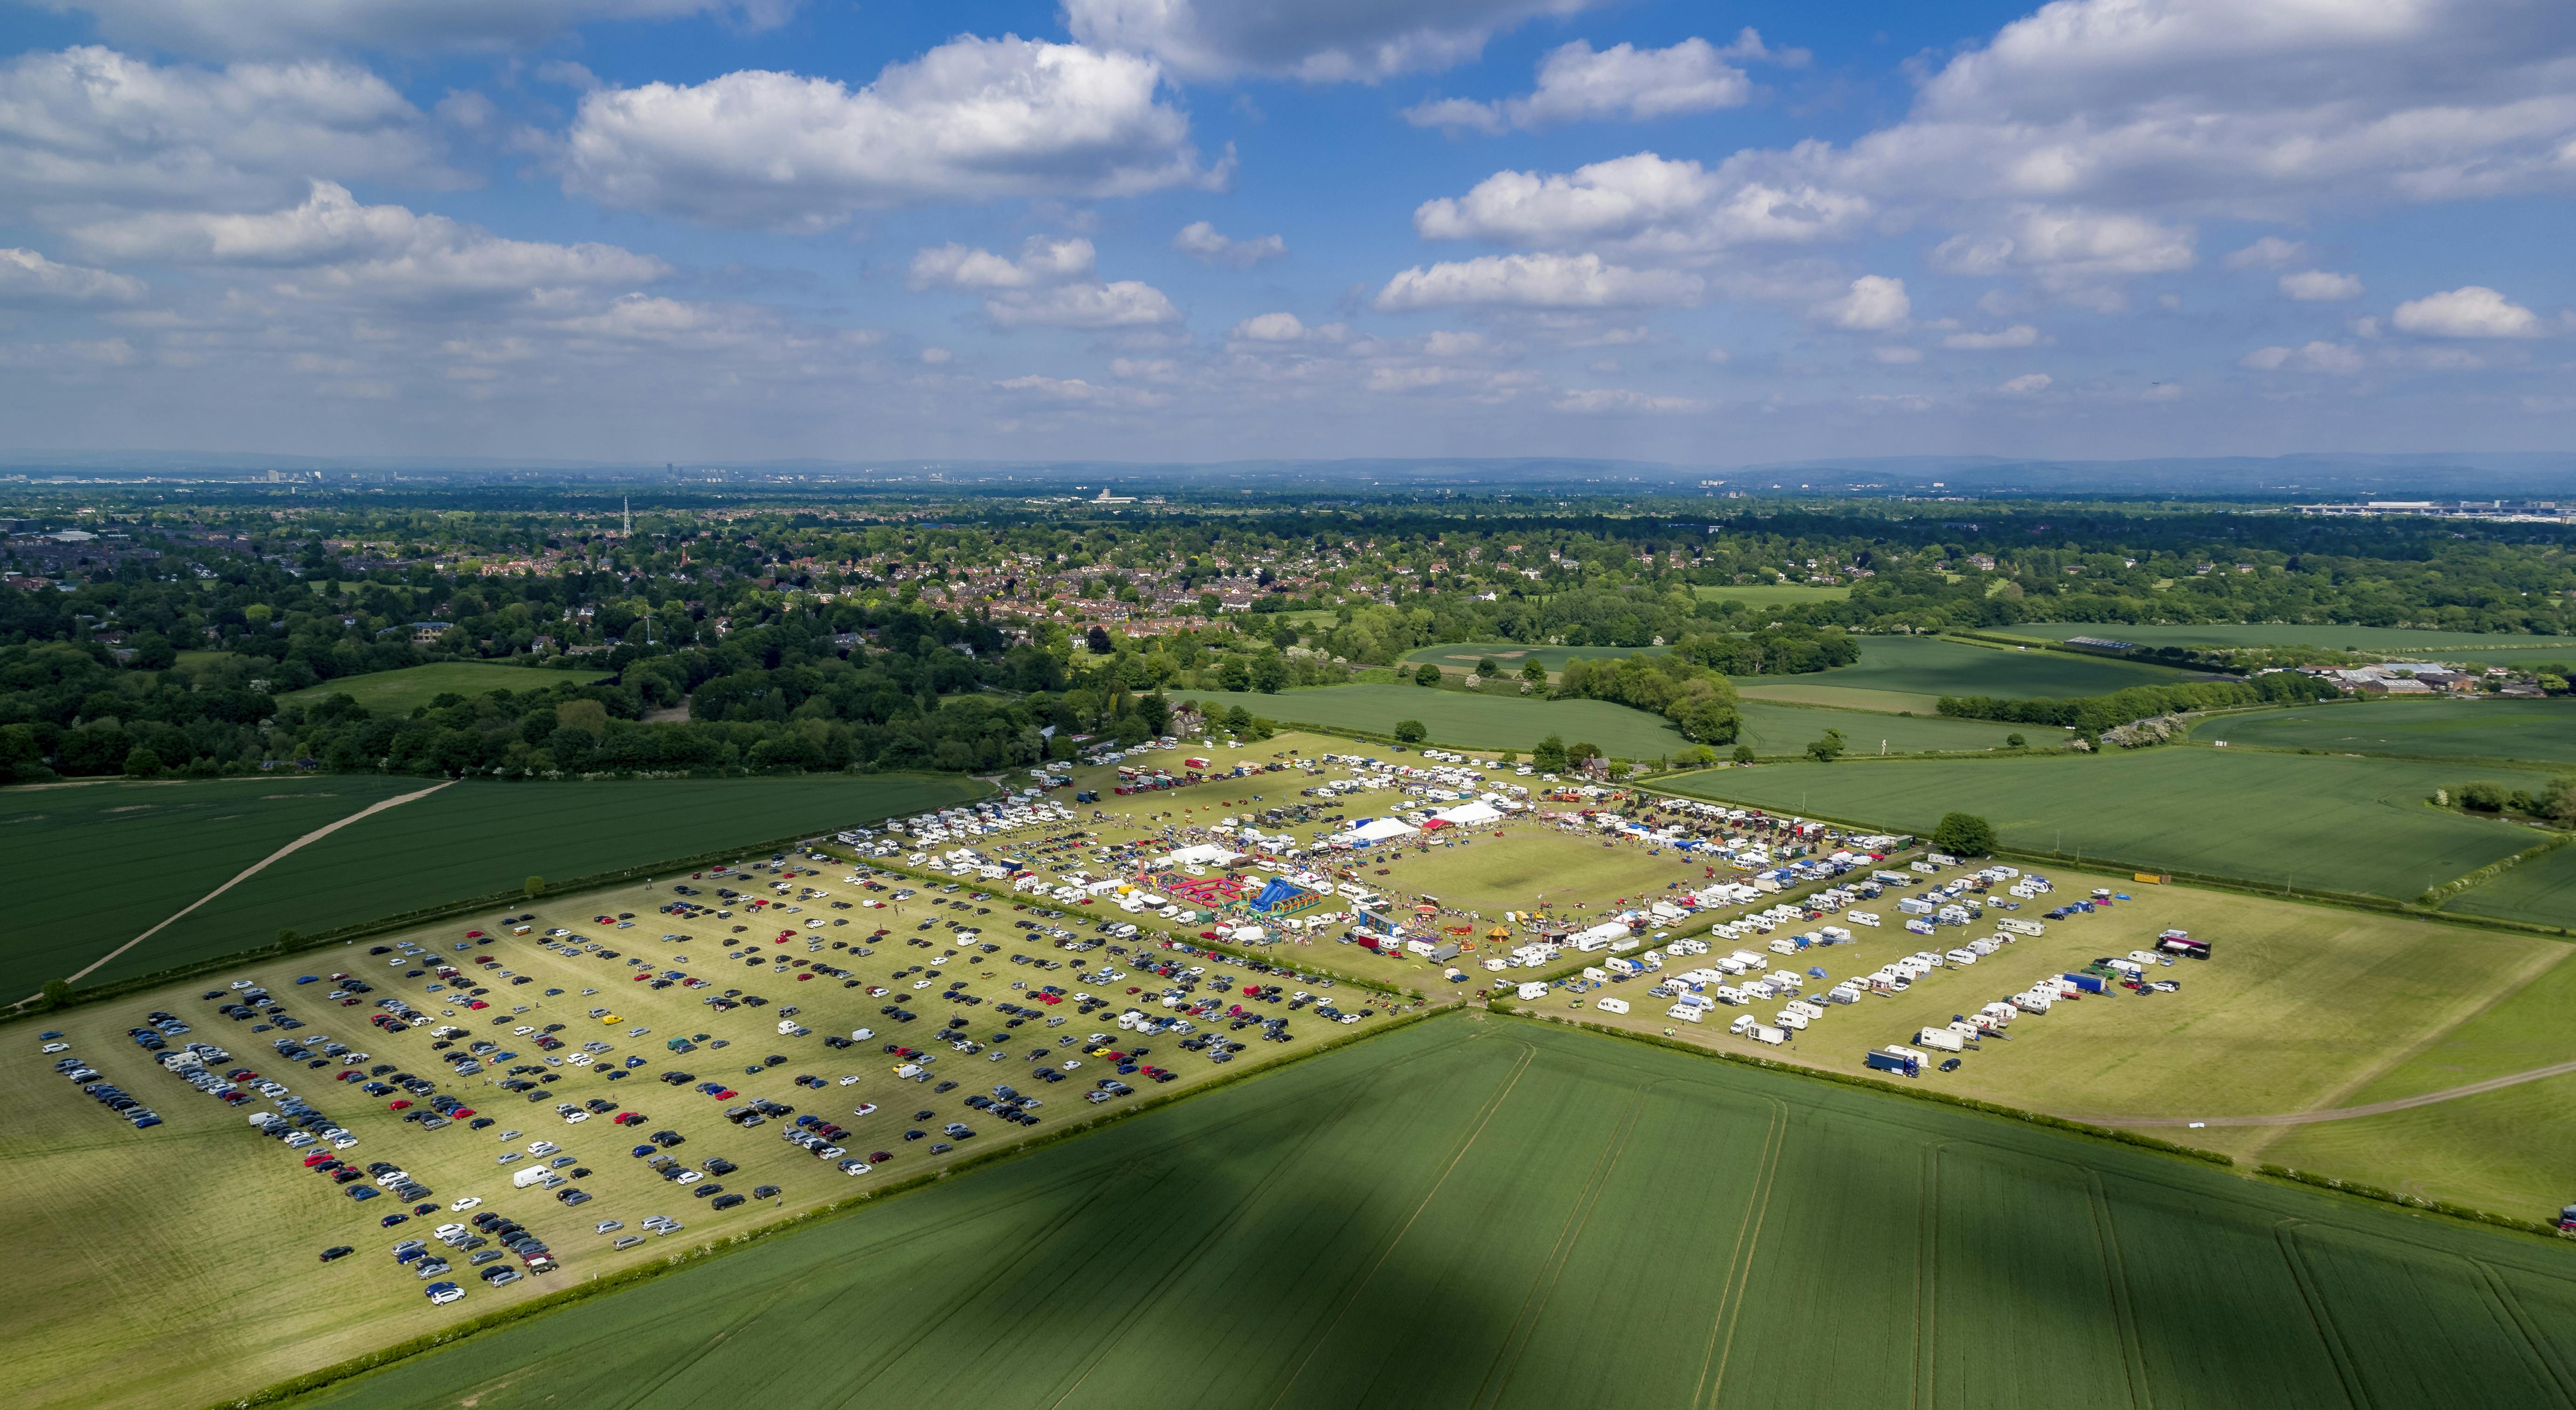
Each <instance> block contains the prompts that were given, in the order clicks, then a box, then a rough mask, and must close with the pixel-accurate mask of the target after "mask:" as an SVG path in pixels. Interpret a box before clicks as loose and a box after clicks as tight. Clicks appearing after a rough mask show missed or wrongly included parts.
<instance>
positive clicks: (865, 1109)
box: [850, 1102, 877, 1116]
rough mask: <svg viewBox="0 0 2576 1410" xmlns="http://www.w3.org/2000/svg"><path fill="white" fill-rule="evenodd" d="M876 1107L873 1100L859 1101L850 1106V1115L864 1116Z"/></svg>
mask: <svg viewBox="0 0 2576 1410" xmlns="http://www.w3.org/2000/svg"><path fill="white" fill-rule="evenodd" d="M876 1109H877V1104H876V1103H875V1102H861V1103H859V1104H858V1105H857V1106H854V1107H852V1108H850V1115H852V1116H865V1115H867V1114H868V1113H869V1112H872V1111H874V1110H876Z"/></svg>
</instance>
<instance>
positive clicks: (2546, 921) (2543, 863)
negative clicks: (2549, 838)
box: [2442, 835, 2576, 930]
mask: <svg viewBox="0 0 2576 1410" xmlns="http://www.w3.org/2000/svg"><path fill="white" fill-rule="evenodd" d="M2524 840H2525V841H2529V840H2530V838H2529V836H2528V835H2526V836H2525V838H2524ZM2442 909H2443V910H2446V911H2453V912H2457V913H2458V914H2461V915H2470V916H2495V917H2498V918H2500V919H2504V920H2521V921H2529V922H2531V923H2532V924H2534V925H2554V926H2557V927H2559V928H2560V929H2562V930H2564V929H2567V928H2569V927H2572V926H2576V847H2561V848H2559V849H2558V850H2557V851H2555V852H2548V853H2544V854H2542V855H2541V856H2538V857H2535V858H2533V859H2532V860H2530V861H2527V862H2522V863H2519V864H2517V865H2515V866H2513V867H2510V868H2508V869H2507V870H2506V871H2505V872H2504V874H2503V875H2501V876H2498V877H2497V878H2496V879H2495V880H2493V881H2489V882H2485V883H2483V884H2481V885H2478V886H2473V887H2471V888H2469V889H2468V890H2466V891H2464V892H2461V893H2460V894H2459V895H2457V896H2454V897H2452V898H2451V899H2450V900H2448V901H2446V902H2444V903H2443V905H2442Z"/></svg>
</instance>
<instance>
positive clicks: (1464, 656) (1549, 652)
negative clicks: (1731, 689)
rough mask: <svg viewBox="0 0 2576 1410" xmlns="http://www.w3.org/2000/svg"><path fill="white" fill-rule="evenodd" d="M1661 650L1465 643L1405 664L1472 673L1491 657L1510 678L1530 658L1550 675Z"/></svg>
mask: <svg viewBox="0 0 2576 1410" xmlns="http://www.w3.org/2000/svg"><path fill="white" fill-rule="evenodd" d="M1663 652H1664V648H1662V647H1660V646H1529V645H1526V644H1523V643H1521V642H1517V641H1482V642H1468V643H1466V644H1464V645H1455V644H1453V645H1449V646H1426V647H1423V648H1422V649H1421V650H1419V651H1413V652H1408V653H1406V655H1405V658H1404V661H1405V664H1406V665H1408V666H1418V665H1420V664H1422V663H1423V662H1425V661H1429V662H1431V663H1433V664H1435V665H1437V666H1439V667H1440V669H1442V670H1444V671H1472V670H1474V669H1476V663H1477V662H1479V661H1482V660H1484V659H1485V658H1487V657H1489V656H1490V657H1492V658H1493V661H1494V664H1495V665H1497V666H1500V667H1502V668H1503V670H1504V671H1505V672H1506V673H1508V674H1512V675H1518V674H1519V673H1520V669H1521V663H1523V662H1525V661H1528V660H1529V659H1530V658H1532V657H1536V658H1538V663H1539V665H1540V666H1542V667H1544V668H1546V670H1547V673H1548V674H1549V675H1551V676H1552V675H1555V674H1556V673H1557V672H1559V671H1562V670H1564V669H1565V663H1566V662H1568V661H1599V660H1604V659H1609V658H1615V657H1620V656H1660V655H1662V654H1663Z"/></svg>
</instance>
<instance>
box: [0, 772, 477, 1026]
mask: <svg viewBox="0 0 2576 1410" xmlns="http://www.w3.org/2000/svg"><path fill="white" fill-rule="evenodd" d="M455 781H456V780H454V779H448V780H446V781H445V782H443V783H433V784H431V785H430V786H429V787H427V788H424V789H421V790H420V791H419V792H417V793H406V794H403V795H402V796H401V797H399V798H387V799H385V800H384V801H383V802H380V803H370V804H368V805H367V806H366V807H363V808H360V809H359V810H358V811H356V812H354V813H351V814H350V815H348V816H347V817H345V818H342V819H340V820H339V821H338V822H335V823H329V824H326V825H324V826H322V827H317V828H315V829H313V830H312V831H311V832H308V833H306V834H304V835H303V836H302V837H299V838H297V839H295V840H294V841H292V842H289V843H287V844H286V845H285V846H283V847H280V848H278V849H277V850H276V851H274V852H271V853H269V854H268V855H267V856H265V857H262V858H260V859H259V860H258V861H256V862H253V863H251V864H250V865H249V866H248V867H246V868H244V869H243V870H242V872H241V873H240V874H239V875H237V876H235V877H234V878H233V879H232V880H230V881H227V882H225V883H224V884H223V885H221V886H218V887H216V888H215V889H214V890H212V891H209V892H207V893H206V894H205V895H203V896H200V897H198V898H197V899H195V900H193V901H190V902H189V903H188V904H187V905H185V906H182V907H180V908H179V910H178V911H177V912H176V913H175V914H173V915H172V916H171V917H170V918H169V919H168V920H165V921H163V922H161V923H160V924H159V925H156V926H154V927H152V928H151V929H150V930H147V931H144V932H143V933H142V934H140V935H137V936H135V937H134V938H133V939H131V940H128V941H126V942H125V943H124V944H122V945H119V946H117V947H116V948H115V949H113V950H110V951H108V952H107V953H106V954H104V955H101V956H99V957H98V958H97V959H94V960H92V961H90V962H89V964H88V965H86V966H84V967H83V968H82V969H81V970H80V971H79V972H78V973H76V974H73V975H71V976H70V978H69V980H68V982H70V983H73V984H78V983H80V982H81V981H82V980H84V979H86V978H88V977H89V976H90V975H91V973H93V972H94V971H96V970H97V969H98V968H99V966H101V965H104V964H106V963H108V962H109V961H111V960H114V959H115V958H116V957H117V956H119V955H122V954H124V953H125V952H126V951H128V950H131V949H133V948H134V947H135V946H137V945H140V944H142V943H143V942H144V941H146V940H149V939H151V938H152V937H153V936H155V935H158V934H160V933H161V932H162V931H164V930H167V929H169V928H170V926H172V925H173V924H175V923H177V922H178V921H179V920H180V919H182V918H183V917H185V916H186V915H187V914H188V912H190V911H193V910H195V909H196V908H198V907H199V906H202V905H204V904H206V903H207V902H208V901H211V900H213V899H215V898H216V897H217V896H220V895H222V894H224V893H225V892H227V891H230V890H232V889H233V888H234V887H236V886H239V885H241V884H242V883H243V882H245V881H248V880H250V879H251V878H252V877H254V876H257V875H259V874H260V873H261V872H263V871H266V870H267V869H268V867H269V865H270V864H271V863H273V862H276V861H279V860H280V859H282V858H284V857H285V856H286V855H287V854H288V853H291V852H294V851H296V850H298V849H299V848H303V847H306V846H309V845H311V844H313V843H316V842H319V841H321V840H322V839H323V838H325V837H328V836H330V835H331V834H332V833H335V832H338V831H339V830H340V829H342V828H344V827H347V826H348V825H349V824H351V823H353V822H357V821H358V820H360V819H362V818H369V817H373V816H375V815H376V814H378V813H381V812H383V811H384V810H385V809H387V808H399V807H401V806H402V805H403V804H405V803H408V802H411V801H412V800H413V799H415V798H426V797H428V796H429V795H431V794H433V793H436V792H437V791H438V790H440V789H442V788H445V787H447V786H448V784H451V783H454V782H455ZM42 997H43V995H41V994H30V995H28V996H27V998H25V999H21V1000H19V1001H18V1002H20V1003H22V1004H23V1003H27V1002H29V1001H30V1000H33V999H38V998H42Z"/></svg>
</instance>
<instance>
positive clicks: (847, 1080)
mask: <svg viewBox="0 0 2576 1410" xmlns="http://www.w3.org/2000/svg"><path fill="white" fill-rule="evenodd" d="M858 1080H859V1074H857V1073H855V1072H853V1073H851V1074H850V1075H849V1076H847V1077H844V1078H842V1079H841V1085H842V1086H844V1087H849V1086H855V1085H856V1084H857V1083H858Z"/></svg>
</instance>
